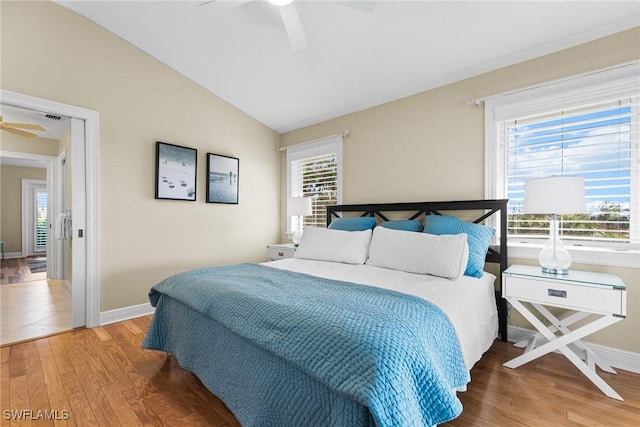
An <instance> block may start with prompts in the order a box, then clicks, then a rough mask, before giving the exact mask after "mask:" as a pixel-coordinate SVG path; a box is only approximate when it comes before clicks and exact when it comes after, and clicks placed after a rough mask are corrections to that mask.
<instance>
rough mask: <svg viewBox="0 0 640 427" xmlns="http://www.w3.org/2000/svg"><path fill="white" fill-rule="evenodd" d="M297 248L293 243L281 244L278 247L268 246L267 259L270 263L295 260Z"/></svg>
mask: <svg viewBox="0 0 640 427" xmlns="http://www.w3.org/2000/svg"><path fill="white" fill-rule="evenodd" d="M295 252H296V247H295V245H294V244H293V243H279V244H277V245H267V258H269V261H276V260H278V259H284V258H293V254H294V253H295Z"/></svg>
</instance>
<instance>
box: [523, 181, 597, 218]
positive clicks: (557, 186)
mask: <svg viewBox="0 0 640 427" xmlns="http://www.w3.org/2000/svg"><path fill="white" fill-rule="evenodd" d="M585 212H587V202H586V198H585V193H584V178H582V177H581V176H551V177H548V178H537V179H530V180H528V181H526V182H525V183H524V209H523V213H526V214H556V215H565V214H579V213H585Z"/></svg>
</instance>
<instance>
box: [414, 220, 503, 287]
mask: <svg viewBox="0 0 640 427" xmlns="http://www.w3.org/2000/svg"><path fill="white" fill-rule="evenodd" d="M495 231H496V230H495V229H493V228H491V227H487V226H486V225H482V224H475V223H473V222H468V221H463V220H461V219H460V218H456V217H454V216H447V215H427V216H426V217H425V221H424V232H425V233H430V234H459V233H465V234H466V235H467V244H468V245H469V261H468V262H467V268H466V269H465V271H464V275H465V276H472V277H482V270H483V268H484V261H485V257H486V255H487V250H489V244H490V243H491V238H492V237H493V233H495Z"/></svg>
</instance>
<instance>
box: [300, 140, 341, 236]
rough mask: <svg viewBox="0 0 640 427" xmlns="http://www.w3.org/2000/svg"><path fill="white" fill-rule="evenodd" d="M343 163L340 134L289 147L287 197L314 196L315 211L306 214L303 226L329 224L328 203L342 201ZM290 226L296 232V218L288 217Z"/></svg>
mask: <svg viewBox="0 0 640 427" xmlns="http://www.w3.org/2000/svg"><path fill="white" fill-rule="evenodd" d="M341 162H342V136H341V135H334V136H331V137H327V138H322V139H319V140H315V141H311V142H307V143H302V144H299V145H298V146H294V147H290V148H287V178H288V182H287V193H288V197H296V196H304V197H309V198H311V207H312V212H313V214H312V215H311V216H307V217H304V219H303V224H304V226H314V227H326V221H327V219H326V206H327V205H335V204H339V203H340V202H341V191H342V190H341V187H342V166H341ZM287 228H288V230H289V231H296V228H297V221H291V220H290V218H288V227H287Z"/></svg>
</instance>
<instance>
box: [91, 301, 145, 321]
mask: <svg viewBox="0 0 640 427" xmlns="http://www.w3.org/2000/svg"><path fill="white" fill-rule="evenodd" d="M154 311H155V308H154V307H153V306H152V305H151V304H150V303H148V302H147V303H144V304H138V305H131V306H129V307H122V308H116V309H114V310H107V311H103V312H102V313H100V325H101V326H102V325H108V324H110V323H116V322H122V321H124V320H129V319H134V318H136V317H142V316H147V315H149V314H153V313H154Z"/></svg>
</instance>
